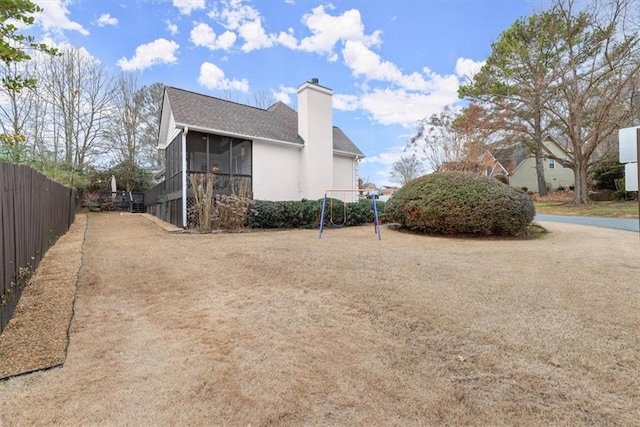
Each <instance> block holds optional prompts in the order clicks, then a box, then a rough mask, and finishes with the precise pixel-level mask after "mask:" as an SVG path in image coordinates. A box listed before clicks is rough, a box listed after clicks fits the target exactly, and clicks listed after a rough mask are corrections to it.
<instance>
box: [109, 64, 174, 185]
mask: <svg viewBox="0 0 640 427" xmlns="http://www.w3.org/2000/svg"><path fill="white" fill-rule="evenodd" d="M158 94H160V95H159V96H160V98H158ZM161 97H162V85H160V84H155V85H152V86H144V87H141V86H140V85H139V84H138V80H137V78H136V76H135V74H131V73H124V74H121V75H120V77H119V78H118V80H117V82H116V89H115V93H114V99H113V107H114V108H113V114H112V115H111V121H110V124H109V126H108V127H107V129H106V130H105V134H104V136H105V138H106V140H107V142H108V144H109V147H111V153H112V156H113V159H112V160H113V162H115V163H116V164H117V165H118V168H119V170H120V175H121V177H122V178H123V179H124V183H123V184H124V187H125V188H126V190H127V191H132V189H133V187H134V181H135V180H136V178H137V174H138V172H139V171H140V170H141V169H145V168H149V167H153V166H155V165H156V164H157V155H156V153H157V144H156V137H155V135H156V134H157V129H158V128H157V126H158V122H159V111H160V108H161V105H160V104H161V102H162V98H161Z"/></svg>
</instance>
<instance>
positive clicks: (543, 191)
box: [536, 141, 547, 197]
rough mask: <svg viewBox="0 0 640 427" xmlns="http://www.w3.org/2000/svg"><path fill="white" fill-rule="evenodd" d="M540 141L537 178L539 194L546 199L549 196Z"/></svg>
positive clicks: (537, 152)
mask: <svg viewBox="0 0 640 427" xmlns="http://www.w3.org/2000/svg"><path fill="white" fill-rule="evenodd" d="M541 145H542V144H541V143H540V142H539V141H538V149H537V150H536V176H537V178H538V194H540V196H542V197H544V196H546V195H547V182H546V180H545V179H544V163H543V158H542V153H541V150H542V147H541Z"/></svg>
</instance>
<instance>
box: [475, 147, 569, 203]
mask: <svg viewBox="0 0 640 427" xmlns="http://www.w3.org/2000/svg"><path fill="white" fill-rule="evenodd" d="M543 144H544V150H545V152H548V153H551V154H552V156H553V157H554V158H551V157H552V156H550V155H549V154H544V155H543V165H544V178H545V181H546V184H547V189H548V190H558V189H561V188H568V187H573V186H574V182H575V181H574V179H575V178H574V175H573V170H572V169H570V168H568V167H567V166H566V165H563V164H561V162H560V161H558V160H556V159H562V160H567V161H570V159H571V155H570V154H569V153H568V152H567V151H566V150H565V149H564V148H563V147H562V146H561V145H560V144H558V142H557V141H556V140H555V139H554V138H553V137H551V136H550V135H549V136H546V137H545V139H544V141H543ZM479 163H480V173H481V174H482V175H483V176H491V177H497V176H504V179H505V180H506V182H507V183H508V184H509V185H510V186H512V187H516V188H526V189H527V191H532V192H534V193H536V192H538V176H537V174H536V158H535V155H534V154H533V153H532V151H531V149H530V148H529V147H527V146H525V145H518V146H513V147H508V148H501V149H497V150H494V151H491V152H490V151H486V152H485V153H484V155H483V156H482V157H481V158H480V162H479Z"/></svg>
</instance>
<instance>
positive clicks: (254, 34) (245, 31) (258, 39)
mask: <svg viewBox="0 0 640 427" xmlns="http://www.w3.org/2000/svg"><path fill="white" fill-rule="evenodd" d="M238 32H239V34H240V37H242V38H243V39H244V44H243V45H242V47H241V49H242V51H243V52H251V51H252V50H257V49H262V48H267V47H271V46H273V42H274V40H273V37H271V36H269V35H267V33H266V32H265V31H264V28H263V27H262V21H261V20H260V18H258V19H256V20H255V21H250V22H245V23H244V24H242V25H241V26H240V28H239V29H238Z"/></svg>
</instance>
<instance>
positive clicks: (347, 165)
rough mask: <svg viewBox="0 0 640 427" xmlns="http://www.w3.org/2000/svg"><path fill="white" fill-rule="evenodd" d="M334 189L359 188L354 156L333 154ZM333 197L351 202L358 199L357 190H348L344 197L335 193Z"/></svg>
mask: <svg viewBox="0 0 640 427" xmlns="http://www.w3.org/2000/svg"><path fill="white" fill-rule="evenodd" d="M331 188H332V189H340V190H349V189H350V190H356V189H357V188H358V171H357V163H356V162H354V159H353V158H350V157H344V156H338V155H335V154H334V156H333V186H332V187H331ZM333 197H336V198H339V199H341V200H347V201H350V202H356V201H358V193H357V192H355V191H354V192H347V193H345V194H344V197H342V195H340V197H337V195H334V196H333Z"/></svg>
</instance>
